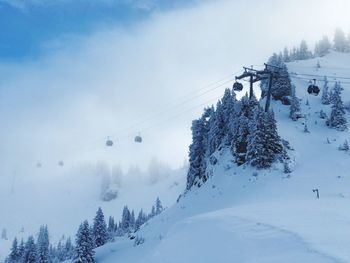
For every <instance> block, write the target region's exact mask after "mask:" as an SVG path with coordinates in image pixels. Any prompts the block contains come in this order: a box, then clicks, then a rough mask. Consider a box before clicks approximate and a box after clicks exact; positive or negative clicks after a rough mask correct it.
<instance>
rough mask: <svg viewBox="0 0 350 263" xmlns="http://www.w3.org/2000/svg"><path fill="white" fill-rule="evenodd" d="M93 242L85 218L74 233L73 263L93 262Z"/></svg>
mask: <svg viewBox="0 0 350 263" xmlns="http://www.w3.org/2000/svg"><path fill="white" fill-rule="evenodd" d="M93 248H94V244H93V239H92V236H91V231H90V227H89V223H88V221H87V220H85V221H84V222H83V223H82V224H81V225H80V227H79V230H78V232H77V235H76V246H75V250H74V255H73V263H94V262H95V259H94V254H95V252H94V250H93Z"/></svg>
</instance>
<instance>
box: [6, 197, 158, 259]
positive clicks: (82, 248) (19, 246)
mask: <svg viewBox="0 0 350 263" xmlns="http://www.w3.org/2000/svg"><path fill="white" fill-rule="evenodd" d="M163 210H164V208H163V206H162V202H161V201H160V199H159V198H157V200H156V202H155V205H153V206H152V210H151V212H150V213H148V214H147V213H145V212H143V210H141V211H140V212H139V213H138V216H137V218H136V219H135V215H134V211H130V210H129V209H128V207H127V206H125V207H124V208H123V214H122V219H121V221H120V222H119V223H115V221H114V218H113V217H112V216H110V217H109V220H108V225H107V223H106V220H105V217H104V214H103V211H102V209H101V208H98V210H97V212H96V216H95V217H94V220H93V224H92V226H90V225H89V223H88V221H87V220H85V221H84V222H83V223H81V224H80V226H79V229H78V231H77V234H76V239H75V246H73V244H72V242H71V239H70V238H68V239H67V240H66V241H65V242H64V243H63V242H62V241H59V242H58V244H57V246H52V245H50V241H49V232H48V228H47V226H41V227H40V230H39V234H38V238H37V240H36V242H35V240H34V237H33V236H29V237H28V240H27V241H26V242H24V241H23V240H21V242H20V243H18V240H17V238H15V239H14V241H13V243H12V247H11V252H10V254H9V256H8V257H7V259H6V261H5V262H6V263H51V262H52V263H56V262H57V263H58V262H63V261H66V260H73V262H74V263H93V262H95V259H94V254H95V252H94V249H95V248H97V247H100V246H103V245H104V244H106V243H107V242H109V241H113V240H114V239H115V237H117V236H124V235H126V234H128V235H129V234H131V233H133V232H136V231H138V230H139V228H140V227H141V226H142V225H143V224H144V223H146V222H147V221H148V220H149V219H151V218H152V217H154V216H156V215H158V214H160V213H161V212H162V211H163Z"/></svg>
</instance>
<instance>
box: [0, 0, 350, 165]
mask: <svg viewBox="0 0 350 263" xmlns="http://www.w3.org/2000/svg"><path fill="white" fill-rule="evenodd" d="M346 7H347V8H346ZM344 10H349V3H348V2H347V1H340V0H339V1H332V3H331V2H330V1H316V0H313V1H308V3H307V4H306V3H305V2H303V1H293V2H289V3H287V2H285V1H283V2H282V1H273V0H272V1H264V2H261V1H253V2H250V3H249V4H248V3H247V2H246V1H214V2H205V3H203V4H200V5H198V6H195V7H191V8H188V9H185V10H176V11H168V12H162V13H156V14H154V15H153V16H152V17H151V18H150V19H149V20H147V21H144V22H140V23H138V24H137V25H134V26H129V27H127V28H122V27H112V28H111V27H109V28H108V29H105V30H100V31H99V32H96V33H95V34H93V35H92V36H89V37H83V38H73V37H72V38H65V39H58V40H57V41H61V44H60V45H59V46H65V48H64V49H58V50H57V49H56V50H55V51H54V52H52V53H51V54H49V55H48V56H46V57H45V58H41V59H40V60H38V61H35V62H30V63H29V62H26V63H23V64H12V65H9V64H2V65H1V66H0V68H1V69H2V70H1V72H2V73H1V82H0V85H1V86H0V91H1V96H0V110H1V111H0V112H1V113H0V121H1V123H2V133H1V137H0V143H1V147H0V157H1V159H2V160H4V161H5V163H6V164H8V166H9V167H14V166H16V167H18V166H25V165H35V163H36V162H37V161H38V160H40V161H41V162H43V164H44V165H45V164H46V165H52V166H53V167H54V166H55V165H56V164H57V161H58V160H61V159H62V160H64V161H65V163H66V164H68V165H69V164H71V165H73V164H74V163H76V162H79V161H86V160H91V161H96V160H107V161H109V162H111V163H120V164H121V165H122V166H124V167H127V166H129V165H130V164H135V163H137V164H139V165H140V166H141V167H147V165H148V163H149V161H150V160H151V159H152V158H153V157H157V158H158V159H160V160H162V161H165V162H167V163H169V164H170V165H171V166H172V167H178V166H181V165H182V163H183V160H184V158H186V156H187V147H188V144H189V143H190V139H191V133H190V125H191V120H192V119H194V118H196V117H198V116H199V114H200V113H201V111H202V108H203V107H204V106H201V107H195V106H198V105H202V104H203V103H204V102H208V101H210V102H212V103H215V101H216V98H217V97H218V96H219V95H220V94H222V93H223V89H224V88H225V87H230V86H231V85H232V84H231V83H228V84H227V85H223V86H222V87H220V88H218V89H215V90H213V91H212V92H208V93H207V94H205V95H204V96H200V97H198V98H196V99H191V100H188V98H192V97H195V96H196V94H197V95H198V93H196V90H198V89H199V88H201V87H204V86H206V85H207V84H208V83H212V82H213V81H216V80H218V79H221V78H222V77H224V76H227V75H228V74H231V73H232V74H233V73H234V72H237V71H238V70H239V69H240V68H241V66H242V65H247V66H250V65H256V64H258V65H260V64H262V63H263V62H264V61H265V60H266V59H267V57H268V56H269V55H270V54H271V53H272V52H275V51H279V50H281V49H282V48H283V47H284V46H285V45H287V46H291V45H294V44H298V42H299V41H301V39H303V38H304V39H306V40H307V41H308V42H309V43H310V44H312V43H314V41H316V40H318V39H319V38H320V37H321V36H322V35H323V34H328V35H329V34H331V33H332V32H333V30H334V29H335V27H337V26H344V27H345V26H346V25H348V24H349V18H348V16H345V14H344V15H343V12H345V11H344ZM339 12H341V13H339ZM325 17H329V19H324V18H325ZM344 29H345V30H348V28H344ZM212 87H213V86H212ZM184 100H188V102H186V103H182V104H181V102H182V101H184ZM210 102H209V103H208V105H209V104H210ZM179 104H180V105H179ZM172 105H179V106H177V107H172ZM191 109H192V110H191ZM152 116H156V117H153V118H152ZM135 123H137V125H135ZM133 124H134V125H133ZM130 126H132V127H131V128H130ZM139 132H140V133H141V135H142V136H143V139H144V140H143V143H141V144H136V143H135V142H134V138H133V137H134V136H135V135H137V134H138V133H139ZM107 136H111V138H112V139H113V140H114V142H115V146H114V147H110V148H108V147H106V146H105V139H106V138H107ZM24 170H25V169H24Z"/></svg>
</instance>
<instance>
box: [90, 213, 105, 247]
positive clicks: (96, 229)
mask: <svg viewBox="0 0 350 263" xmlns="http://www.w3.org/2000/svg"><path fill="white" fill-rule="evenodd" d="M92 233H93V239H94V245H95V247H100V246H102V245H104V244H106V243H107V241H108V231H107V224H106V221H105V217H104V215H103V212H102V209H101V207H99V208H98V210H97V212H96V216H95V218H94V224H93V227H92Z"/></svg>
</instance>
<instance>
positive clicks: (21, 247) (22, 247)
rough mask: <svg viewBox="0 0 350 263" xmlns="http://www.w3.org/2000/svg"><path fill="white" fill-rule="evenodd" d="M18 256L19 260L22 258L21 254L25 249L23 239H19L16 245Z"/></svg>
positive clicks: (22, 254)
mask: <svg viewBox="0 0 350 263" xmlns="http://www.w3.org/2000/svg"><path fill="white" fill-rule="evenodd" d="M17 251H18V258H19V259H20V260H22V259H23V256H24V251H25V245H24V241H23V239H21V242H20V243H19V246H18V250H17Z"/></svg>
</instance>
